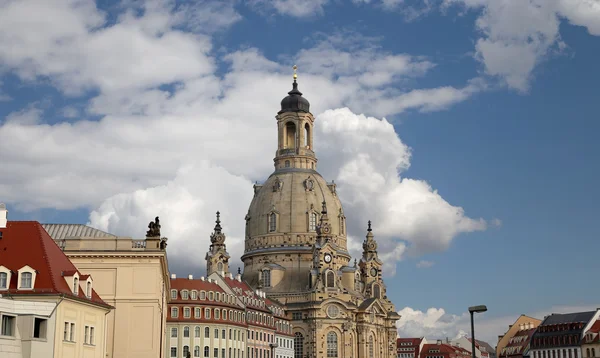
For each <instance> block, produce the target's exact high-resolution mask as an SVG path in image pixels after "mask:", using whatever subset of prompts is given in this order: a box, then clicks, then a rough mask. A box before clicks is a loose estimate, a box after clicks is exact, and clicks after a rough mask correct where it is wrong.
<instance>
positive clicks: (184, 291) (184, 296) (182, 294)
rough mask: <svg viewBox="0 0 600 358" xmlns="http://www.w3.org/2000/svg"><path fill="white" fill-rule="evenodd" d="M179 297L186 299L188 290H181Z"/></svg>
mask: <svg viewBox="0 0 600 358" xmlns="http://www.w3.org/2000/svg"><path fill="white" fill-rule="evenodd" d="M181 298H182V299H184V300H187V299H188V291H187V290H183V291H181Z"/></svg>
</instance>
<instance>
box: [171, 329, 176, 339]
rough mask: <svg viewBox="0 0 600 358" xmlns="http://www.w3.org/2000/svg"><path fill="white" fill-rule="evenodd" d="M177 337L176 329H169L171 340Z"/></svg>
mask: <svg viewBox="0 0 600 358" xmlns="http://www.w3.org/2000/svg"><path fill="white" fill-rule="evenodd" d="M176 337H177V328H175V327H173V328H171V338H176Z"/></svg>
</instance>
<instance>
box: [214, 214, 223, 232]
mask: <svg viewBox="0 0 600 358" xmlns="http://www.w3.org/2000/svg"><path fill="white" fill-rule="evenodd" d="M215 223H216V225H215V232H218V233H220V232H221V230H222V227H221V213H220V212H219V211H217V220H216V221H215Z"/></svg>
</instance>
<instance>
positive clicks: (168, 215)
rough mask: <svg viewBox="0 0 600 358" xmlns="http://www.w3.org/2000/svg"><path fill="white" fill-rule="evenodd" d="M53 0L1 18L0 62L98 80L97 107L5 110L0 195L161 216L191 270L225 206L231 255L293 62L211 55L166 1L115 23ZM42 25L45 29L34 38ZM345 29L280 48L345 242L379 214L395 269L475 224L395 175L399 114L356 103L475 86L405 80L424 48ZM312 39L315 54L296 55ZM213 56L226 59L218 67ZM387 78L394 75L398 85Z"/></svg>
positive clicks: (124, 217)
mask: <svg viewBox="0 0 600 358" xmlns="http://www.w3.org/2000/svg"><path fill="white" fill-rule="evenodd" d="M55 2H56V6H54V7H52V9H49V11H52V14H53V15H54V17H53V18H52V17H48V18H46V17H45V18H44V19H43V21H41V23H39V24H38V23H36V25H35V26H32V27H31V28H29V27H27V26H20V24H18V23H14V22H12V23H11V24H12V25H13V26H14V28H11V27H6V28H2V26H4V23H3V22H2V21H0V30H6V31H0V63H2V64H3V65H6V66H9V67H11V68H14V69H16V70H18V71H19V72H18V73H19V74H20V76H21V77H22V78H25V79H32V80H33V79H36V78H38V77H44V78H48V79H50V80H51V81H52V83H54V84H56V85H57V86H58V88H59V89H61V90H62V91H63V92H65V93H68V94H74V93H75V92H76V90H79V91H84V90H85V89H87V88H90V89H92V88H93V89H95V90H97V91H98V94H97V95H95V97H93V98H92V99H91V100H89V102H82V103H80V104H78V108H84V107H85V106H86V105H87V108H85V112H82V113H79V114H80V115H81V116H83V117H84V118H85V116H87V115H90V114H91V115H94V116H98V117H100V118H99V119H98V120H93V121H92V120H79V121H70V122H60V123H56V124H53V125H49V124H46V123H44V121H43V116H44V109H45V107H43V106H39V107H36V106H29V107H27V108H26V109H25V110H22V111H19V112H15V113H13V114H11V115H9V117H7V118H6V120H5V121H4V123H3V124H2V126H0V152H2V154H3V163H2V165H3V170H2V171H1V172H0V183H1V184H0V196H2V197H3V198H4V200H6V201H8V202H10V203H14V204H15V205H16V206H17V207H18V208H20V209H22V210H29V209H36V208H55V209H74V208H81V207H87V208H94V209H95V210H94V212H93V213H92V214H91V215H90V222H91V223H92V224H93V225H95V226H98V227H101V228H103V229H105V230H108V231H113V232H115V233H117V234H121V235H133V236H135V237H140V236H142V235H143V230H144V228H145V223H147V222H148V221H149V220H151V219H152V218H153V217H154V216H156V215H160V216H161V218H162V219H163V221H162V223H163V229H164V230H165V234H166V235H167V236H169V237H170V238H171V241H170V243H169V248H170V250H169V252H170V253H171V255H174V256H173V257H172V258H173V260H172V261H171V263H172V264H173V265H175V267H177V265H179V267H184V266H185V267H192V266H193V267H195V268H196V269H198V268H199V267H200V266H201V265H202V263H201V261H202V260H199V261H198V260H194V259H193V257H192V256H189V255H185V256H180V253H185V252H186V249H187V248H189V247H194V248H197V249H199V250H201V251H203V250H206V249H207V247H208V235H209V233H210V229H211V228H212V225H213V224H212V221H213V217H214V213H213V212H214V211H215V210H221V211H222V212H223V213H224V214H223V219H224V222H225V225H226V228H227V230H228V234H229V236H230V238H231V244H232V246H231V250H232V251H233V252H232V255H233V256H234V257H238V256H239V250H240V247H241V245H239V243H240V242H241V241H240V240H242V238H243V237H244V233H243V227H241V226H240V225H241V224H240V223H243V221H242V218H243V216H244V214H245V211H246V210H247V206H246V205H248V204H249V202H250V195H251V194H252V188H251V183H252V181H254V180H263V179H265V178H266V177H267V175H268V174H269V173H270V172H271V171H272V162H271V158H272V155H273V148H275V146H276V133H275V127H274V120H273V116H274V115H275V114H276V112H277V110H278V102H279V100H280V99H281V98H282V97H283V96H285V92H287V91H289V89H290V82H291V78H290V77H291V76H290V71H289V68H286V67H287V66H286V67H283V65H282V64H280V63H278V62H275V61H272V60H270V59H267V58H265V57H264V56H263V55H262V54H261V53H260V51H258V50H257V49H253V48H249V49H245V50H239V51H234V52H230V53H224V54H222V55H221V56H220V57H217V55H214V54H212V53H211V52H210V48H211V46H212V44H211V43H210V38H209V37H208V36H206V35H196V34H195V33H193V32H185V31H184V30H181V27H182V25H183V23H184V22H185V21H186V20H182V19H181V16H182V15H181V14H180V13H179V12H178V11H179V10H178V9H173V8H170V7H165V5H164V3H163V2H161V1H147V2H144V3H143V6H144V9H143V10H144V11H142V12H141V15H140V12H138V11H135V12H134V11H130V9H129V10H127V11H126V12H124V13H123V14H121V16H119V17H118V20H117V21H116V23H114V24H112V25H110V26H106V25H105V23H104V17H103V14H102V13H101V12H100V11H98V10H97V9H96V8H95V7H94V6H93V3H92V2H90V1H85V0H77V1H75V0H73V1H66V0H64V1H59V0H56V1H55ZM2 4H3V5H2V6H3V8H2V9H1V10H3V11H0V17H2V16H6V17H7V19H10V18H12V17H23V16H24V14H25V10H26V8H27V6H30V7H31V8H35V6H41V8H42V9H45V8H46V7H47V4H46V2H38V3H36V2H35V1H33V0H27V1H22V2H10V3H6V2H4V3H2ZM40 4H41V5H40ZM36 13H37V12H36ZM134 13H135V15H134ZM0 20H1V19H0ZM182 21H183V22H182ZM103 26H104V27H103ZM46 27H47V28H48V29H49V30H48V31H44V30H45V29H46ZM176 28H177V29H176ZM38 32H42V33H43V39H42V40H41V41H42V43H40V44H39V46H36V45H38V41H40V40H39V39H38V37H37V36H38ZM357 38H360V37H357ZM128 39H129V40H128ZM128 41H133V42H132V43H133V44H134V45H135V46H129V45H130V44H128ZM344 41H345V40H344V38H343V36H340V35H339V34H334V35H332V36H328V37H326V38H325V39H324V40H322V41H320V42H319V43H318V44H316V45H315V47H312V48H311V47H309V48H305V49H302V50H300V51H299V52H298V53H297V54H295V55H288V56H289V57H291V56H296V58H297V59H299V60H301V61H300V63H302V64H304V67H302V68H301V71H302V72H301V77H300V89H301V90H302V91H304V92H305V93H306V96H307V98H308V99H309V100H310V101H311V108H312V111H313V113H321V112H323V113H322V114H321V115H319V116H318V119H317V130H316V146H315V147H316V150H317V153H318V155H319V158H320V160H321V161H320V168H321V169H322V172H323V174H324V176H325V177H327V179H335V180H336V181H337V182H338V183H339V190H340V195H341V196H342V198H343V200H344V204H345V208H346V211H347V213H346V214H347V216H348V217H349V218H350V219H351V220H350V219H349V220H348V222H352V223H353V224H352V225H351V226H352V227H351V228H350V230H349V232H350V236H351V243H350V247H351V248H352V250H353V253H355V254H358V253H359V252H360V242H361V241H362V239H360V238H359V237H362V236H363V235H364V231H365V224H366V220H368V219H372V220H374V223H375V230H376V231H375V232H376V235H377V237H378V239H379V242H380V248H381V252H382V258H383V259H384V260H385V261H386V270H387V272H388V273H392V274H393V273H394V272H395V265H394V263H395V262H396V261H398V260H400V259H402V258H403V257H404V256H405V255H406V254H407V253H411V254H416V255H418V254H421V253H423V252H431V251H439V250H444V249H445V248H446V247H447V246H448V245H449V244H450V242H451V241H452V240H453V239H454V237H456V236H457V235H459V234H460V233H463V232H470V231H474V230H483V229H484V228H485V225H486V224H485V222H483V221H482V220H474V219H470V218H468V217H467V216H466V215H465V214H464V213H463V211H462V209H461V208H459V207H455V206H452V205H451V204H449V203H447V202H446V201H445V200H444V199H443V198H442V197H441V196H440V195H439V194H438V193H437V192H435V190H433V189H432V188H431V187H430V186H429V185H428V184H427V183H426V182H424V181H421V180H412V179H407V178H402V177H400V176H399V173H401V172H402V171H403V170H405V169H406V168H408V166H409V165H410V151H409V149H408V147H407V146H406V145H405V144H403V143H402V142H401V141H400V139H399V138H398V136H397V133H396V132H395V130H394V127H393V126H392V125H391V124H390V123H388V122H387V121H386V120H379V119H376V118H372V117H367V116H363V115H357V114H355V113H356V112H367V113H372V114H374V115H378V116H386V115H392V114H397V113H401V112H403V111H405V110H410V109H413V110H420V111H428V110H439V109H443V108H446V107H447V106H449V105H451V104H453V103H456V102H459V101H462V100H465V99H467V98H468V97H469V96H471V95H472V94H474V93H476V92H477V91H479V90H481V88H482V87H481V86H479V85H478V84H477V82H476V81H472V82H470V83H469V84H467V86H466V87H465V88H463V89H455V88H452V87H440V88H431V89H416V90H415V89H410V87H411V86H410V83H409V82H408V81H412V80H414V79H415V78H416V77H418V76H423V75H425V74H426V72H427V71H428V69H430V68H431V67H432V66H433V63H432V62H430V61H429V60H427V59H423V58H420V57H418V56H411V55H407V54H395V53H387V52H385V51H383V50H382V49H381V48H379V47H378V46H376V45H374V44H373V43H374V42H373V39H367V38H364V42H369V43H371V45H370V46H362V45H360V44H355V46H354V47H350V48H348V47H347V43H346V42H344ZM142 53H143V54H144V55H143V56H142ZM308 54H319V60H320V61H314V62H309V61H307V60H306V58H307V57H306V56H307V55H308ZM337 57H340V58H342V60H343V61H340V59H339V58H337ZM303 59H304V60H303ZM219 61H225V63H228V64H229V65H230V66H229V68H227V69H226V71H225V73H224V74H222V75H219V76H217V73H216V68H215V66H214V63H217V62H219ZM302 61H304V62H302ZM332 64H333V65H332ZM281 73H285V75H282V74H281ZM365 73H368V74H369V76H365V75H364V74H365ZM398 83H401V84H402V88H403V89H402V90H397V89H394V87H393V85H394V84H398ZM162 85H170V86H167V87H169V90H165V89H163V87H162ZM86 93H88V92H86ZM80 105H81V106H80ZM344 106H347V107H348V108H342V109H338V110H328V109H330V108H339V107H344ZM63 114H67V115H68V116H71V115H74V114H75V112H74V111H70V110H67V111H66V112H65V111H64V110H63ZM73 188H77V190H73ZM244 203H245V204H244ZM373 203H376V204H373ZM398 217H403V220H397V218H398ZM228 220H229V223H228V222H227V221H228ZM354 223H355V224H354ZM202 233H204V234H202ZM236 240H237V241H236ZM186 265H187V266H186Z"/></svg>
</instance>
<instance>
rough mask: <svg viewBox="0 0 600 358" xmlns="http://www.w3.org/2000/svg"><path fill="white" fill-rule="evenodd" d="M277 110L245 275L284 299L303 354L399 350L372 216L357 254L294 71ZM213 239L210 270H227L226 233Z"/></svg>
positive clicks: (367, 356)
mask: <svg viewBox="0 0 600 358" xmlns="http://www.w3.org/2000/svg"><path fill="white" fill-rule="evenodd" d="M276 119H277V138H278V146H277V152H276V155H275V158H274V163H275V171H274V172H273V173H272V174H271V175H270V176H269V178H268V179H267V180H266V181H265V182H264V183H263V184H260V185H258V184H256V185H254V198H253V199H252V202H251V203H250V208H249V210H248V214H247V215H246V218H245V219H246V234H245V250H244V255H243V256H242V258H241V259H242V261H243V263H244V271H243V274H242V279H243V280H244V281H245V282H247V283H248V284H249V285H250V286H251V287H255V288H257V289H259V290H261V291H263V292H265V293H266V296H267V297H268V298H270V299H274V300H276V301H278V302H280V303H281V304H283V306H284V307H285V308H286V310H287V312H288V314H289V316H290V317H291V319H292V324H293V335H294V353H295V354H294V355H295V357H348V358H373V357H378V358H383V357H385V358H392V357H395V356H396V336H397V330H396V325H395V323H396V321H397V320H398V319H399V318H400V316H399V315H398V313H397V312H396V310H395V307H394V304H393V303H392V302H391V301H390V300H389V298H388V297H387V295H386V286H385V284H384V282H383V278H382V266H383V262H382V261H381V260H380V259H379V257H378V254H377V242H376V241H375V239H374V236H373V232H372V229H371V223H370V222H369V223H368V229H367V235H366V239H365V241H364V243H363V255H362V258H361V259H360V261H359V262H358V264H357V262H356V260H354V262H353V263H352V262H351V261H352V257H351V256H350V253H349V252H348V247H347V233H346V217H345V216H344V210H343V208H342V204H341V202H340V199H339V198H338V196H337V193H336V185H335V183H333V182H327V181H325V179H323V177H322V176H321V175H320V174H319V173H318V171H317V157H316V155H315V151H314V147H315V146H314V142H313V132H314V124H315V118H314V117H313V115H312V114H311V113H310V104H309V102H308V100H307V99H306V98H305V97H303V96H302V93H301V92H300V91H299V90H298V83H297V77H296V75H295V74H294V82H293V88H292V90H291V91H290V92H288V96H287V97H285V98H284V99H283V100H282V101H281V110H280V111H279V112H278V114H277V116H276ZM212 242H213V244H212V245H211V250H210V251H209V253H208V254H207V257H206V259H207V270H208V275H215V274H221V275H229V274H230V271H229V270H230V269H229V266H228V261H229V254H228V253H227V251H226V246H225V240H224V236H218V237H217V239H216V240H215V235H213V240H212Z"/></svg>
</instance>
